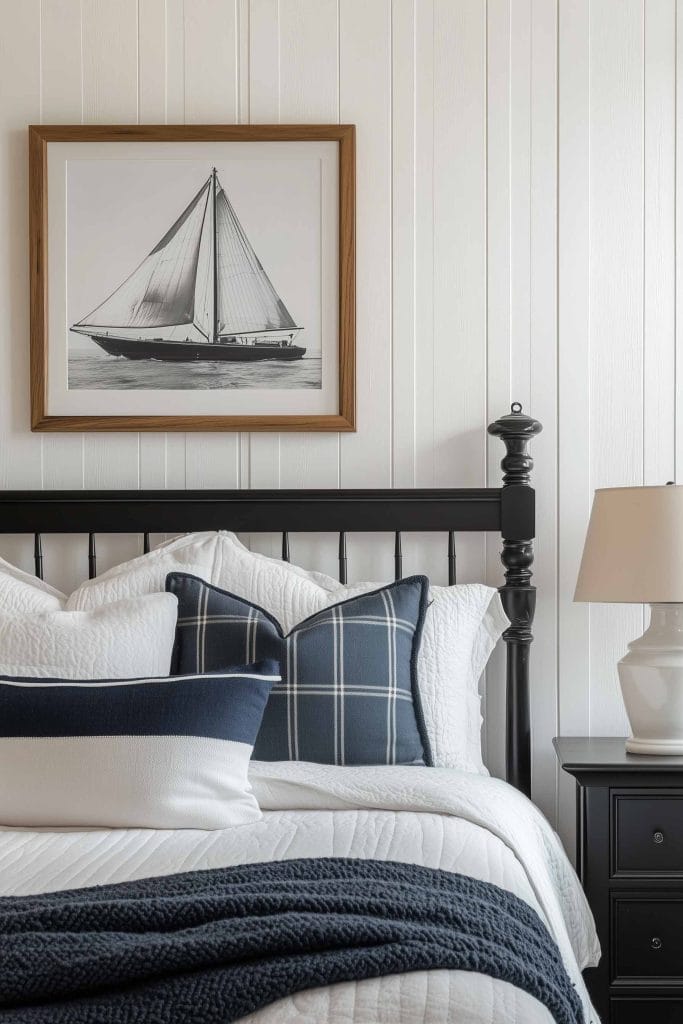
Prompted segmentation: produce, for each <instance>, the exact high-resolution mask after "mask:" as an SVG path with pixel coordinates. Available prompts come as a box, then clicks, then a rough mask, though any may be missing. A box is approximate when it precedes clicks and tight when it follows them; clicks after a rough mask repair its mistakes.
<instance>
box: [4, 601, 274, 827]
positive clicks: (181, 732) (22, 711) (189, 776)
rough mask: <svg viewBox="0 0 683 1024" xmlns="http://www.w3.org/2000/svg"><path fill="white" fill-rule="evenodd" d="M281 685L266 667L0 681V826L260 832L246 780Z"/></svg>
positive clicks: (256, 809)
mask: <svg viewBox="0 0 683 1024" xmlns="http://www.w3.org/2000/svg"><path fill="white" fill-rule="evenodd" d="M71 614H74V613H71ZM76 614H82V613H76ZM279 681H280V675H279V672H278V666H277V664H276V663H275V662H260V663H259V664H257V665H248V666H246V667H242V668H234V669H226V670H225V671H224V672H213V673H208V674H204V675H194V674H193V675H185V676H184V675H177V676H170V677H166V678H159V677H158V676H157V677H154V678H151V679H150V678H147V679H119V680H114V681H112V680H111V679H109V680H103V679H79V680H76V679H72V678H69V679H64V678H61V679H60V678H50V679H26V678H11V677H10V678H7V677H1V676H0V707H2V716H1V717H0V825H7V826H14V827H25V828H38V827H47V828H50V827H52V828H55V827H57V828H64V827H76V828H79V827H80V828H84V827H87V828H90V827H94V828H97V827H102V828H157V829H167V828H168V829H177V828H201V829H219V828H228V827H230V826H232V825H245V824H247V823H248V822H252V821H257V820H258V819H259V818H260V817H261V812H260V810H259V806H258V804H257V802H256V799H255V798H254V796H253V794H252V791H251V786H250V784H249V780H248V777H247V771H248V768H249V760H250V757H251V752H252V749H253V746H254V740H255V739H256V735H257V733H258V730H259V726H260V724H261V718H262V717H263V709H264V707H265V705H266V701H267V700H268V695H269V693H270V689H271V686H272V685H273V683H274V682H279Z"/></svg>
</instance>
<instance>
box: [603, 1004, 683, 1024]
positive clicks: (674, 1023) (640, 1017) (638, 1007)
mask: <svg viewBox="0 0 683 1024" xmlns="http://www.w3.org/2000/svg"><path fill="white" fill-rule="evenodd" d="M682 1020H683V999H612V1000H611V1002H610V1021H611V1022H612V1024H644V1022H650V1024H681V1021H682Z"/></svg>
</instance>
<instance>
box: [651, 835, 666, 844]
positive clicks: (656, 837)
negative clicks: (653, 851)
mask: <svg viewBox="0 0 683 1024" xmlns="http://www.w3.org/2000/svg"><path fill="white" fill-rule="evenodd" d="M652 842H653V843H657V845H658V846H659V845H660V843H663V842H664V833H663V832H653V833H652Z"/></svg>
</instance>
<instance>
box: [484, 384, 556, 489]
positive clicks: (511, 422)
mask: <svg viewBox="0 0 683 1024" xmlns="http://www.w3.org/2000/svg"><path fill="white" fill-rule="evenodd" d="M542 430H543V427H542V426H541V424H540V423H539V422H538V420H535V419H534V418H533V416H527V415H526V414H525V413H524V412H522V403H521V402H513V403H512V405H511V406H510V412H509V413H507V415H506V416H501V417H500V419H499V420H496V421H495V422H494V423H492V424H491V425H490V427H489V434H492V435H493V436H494V437H499V438H500V439H501V440H502V442H503V444H504V445H505V447H506V449H507V453H506V455H505V458H504V459H503V460H502V462H501V467H502V469H503V483H504V484H528V483H529V478H530V475H531V470H532V469H533V465H534V463H533V459H532V458H531V456H530V455H529V448H528V445H529V441H530V440H531V439H532V438H533V437H535V436H536V434H540V432H541V431H542Z"/></svg>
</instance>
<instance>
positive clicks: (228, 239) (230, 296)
mask: <svg viewBox="0 0 683 1024" xmlns="http://www.w3.org/2000/svg"><path fill="white" fill-rule="evenodd" d="M216 250H217V274H216V276H217V284H218V326H219V333H220V334H240V333H245V334H246V333H256V332H261V331H263V332H265V331H275V330H284V329H287V328H290V327H291V328H296V324H295V322H294V320H293V318H292V316H291V314H290V313H289V310H288V309H287V307H286V306H285V304H284V302H283V301H282V299H281V298H280V296H279V295H278V293H277V292H276V291H275V289H274V288H273V285H272V284H271V282H270V279H269V277H268V275H267V274H266V272H265V270H264V269H263V267H262V266H261V263H260V261H259V258H258V256H257V255H256V253H255V252H254V250H253V248H252V246H251V243H250V241H249V239H248V238H247V236H246V235H245V233H244V229H243V227H242V225H241V224H240V222H239V220H238V218H237V214H236V213H235V211H234V209H233V207H232V205H231V203H230V201H229V199H228V197H227V196H226V194H225V192H224V191H223V189H222V188H220V187H219V189H218V193H217V195H216Z"/></svg>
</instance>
